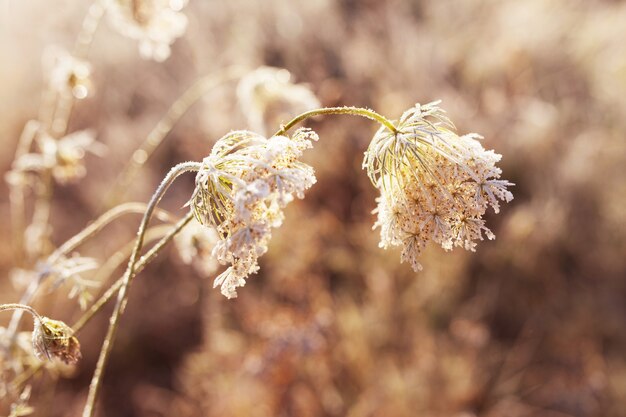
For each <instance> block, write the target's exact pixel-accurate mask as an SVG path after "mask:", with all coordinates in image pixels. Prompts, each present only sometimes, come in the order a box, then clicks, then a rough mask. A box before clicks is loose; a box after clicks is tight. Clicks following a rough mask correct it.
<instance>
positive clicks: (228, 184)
mask: <svg viewBox="0 0 626 417" xmlns="http://www.w3.org/2000/svg"><path fill="white" fill-rule="evenodd" d="M333 113H335V114H337V113H338V114H353V115H360V116H365V117H368V118H372V119H375V120H378V121H379V122H381V124H382V126H381V128H380V129H379V130H378V131H377V132H376V134H375V135H374V138H373V139H372V141H371V143H370V145H369V147H368V149H367V151H366V152H365V158H364V161H363V168H364V169H365V170H366V171H367V173H368V175H369V177H370V179H371V181H372V183H373V184H374V186H375V187H376V188H377V189H378V190H379V191H380V196H379V197H378V198H377V203H378V207H377V208H376V210H374V212H375V213H377V215H378V218H377V221H376V223H375V225H374V228H377V227H379V228H380V246H381V247H382V248H385V249H386V248H389V247H391V246H401V247H402V255H401V259H402V261H403V262H409V263H410V264H411V266H412V267H413V269H414V270H415V271H418V270H421V269H422V266H421V265H420V263H419V262H418V259H419V256H420V255H421V253H422V251H423V250H424V248H425V247H426V246H427V245H428V243H429V242H434V243H436V244H438V245H440V246H441V247H443V248H444V249H445V250H451V249H453V248H454V247H457V246H459V247H463V248H464V249H466V250H470V251H474V250H475V247H476V244H477V243H476V242H477V241H479V240H483V239H484V237H487V238H488V239H494V238H495V236H494V234H493V233H492V232H491V230H489V229H488V228H487V227H486V225H485V220H484V219H483V216H484V214H485V213H486V211H487V209H488V208H489V207H492V208H493V210H494V211H495V212H496V213H497V212H499V209H500V202H501V201H506V202H509V201H511V200H512V199H513V195H512V194H511V192H510V191H508V189H507V187H509V186H512V185H513V184H512V183H510V182H508V181H506V180H501V179H500V175H501V173H502V171H501V169H500V168H498V167H497V166H496V163H497V162H499V161H500V158H501V156H500V155H498V154H496V153H495V152H493V151H487V150H485V149H484V148H483V147H482V145H481V143H480V141H479V139H481V137H480V136H479V135H476V134H469V135H464V136H458V135H457V134H456V133H455V132H454V126H453V124H452V122H450V120H449V119H448V118H447V116H446V115H445V113H444V111H443V110H442V109H440V108H439V107H438V102H434V103H429V104H426V105H419V104H417V105H416V106H415V107H413V108H411V109H410V110H408V111H406V112H405V113H404V114H403V115H402V117H401V118H400V120H399V121H397V122H396V123H392V122H390V121H389V120H387V119H385V118H384V117H383V116H381V115H379V114H377V113H375V112H373V111H371V110H368V109H358V108H351V107H339V108H327V109H319V110H314V111H311V112H307V113H303V114H302V115H301V116H298V117H297V118H296V119H294V120H292V121H291V122H289V123H288V125H285V126H283V128H282V129H281V131H280V132H281V133H284V132H286V131H288V130H289V127H291V126H293V124H295V123H296V122H297V121H301V120H304V119H305V118H307V117H310V116H313V115H316V114H333ZM315 140H317V135H316V134H315V133H314V132H313V131H311V130H308V129H300V130H298V131H296V133H295V134H294V135H293V136H292V137H291V138H289V137H287V136H283V135H277V136H274V137H271V138H269V139H266V138H265V137H263V136H260V135H258V134H256V133H252V132H249V131H235V132H231V133H229V134H228V135H226V136H224V137H223V138H221V139H220V140H219V141H218V142H217V143H216V145H215V147H214V148H213V151H212V153H211V155H209V156H208V157H207V158H205V159H204V161H203V162H202V167H201V169H200V170H199V172H198V175H197V177H196V189H195V192H194V195H193V197H192V199H191V201H190V203H191V205H192V207H193V210H194V213H195V216H196V218H197V219H198V221H199V222H200V223H202V224H203V225H205V226H210V227H212V228H215V230H216V232H217V237H218V240H217V243H216V244H215V246H214V248H213V250H212V256H213V257H214V258H216V259H217V261H218V262H219V263H221V264H223V265H229V267H228V268H227V269H226V271H225V272H223V273H222V274H220V275H219V276H218V277H217V278H216V280H215V283H214V285H215V286H221V290H222V293H223V294H224V295H225V296H227V297H228V298H232V297H236V295H237V293H236V288H237V287H241V286H243V285H245V282H246V281H245V280H246V278H247V277H248V276H249V275H250V274H252V273H255V272H257V271H258V269H259V265H258V258H259V257H260V256H261V255H263V254H264V253H265V252H266V251H267V249H268V243H269V240H270V238H271V230H272V228H274V227H278V226H280V225H281V224H282V220H283V211H282V209H283V208H284V207H285V206H286V205H287V204H288V203H289V202H290V201H292V200H293V197H294V196H296V197H299V198H303V197H304V191H305V190H306V189H308V188H309V187H311V186H312V185H313V184H314V183H315V176H314V173H313V169H312V168H311V167H310V166H308V165H306V164H304V163H302V162H300V161H299V158H300V157H301V155H302V152H303V151H304V150H305V149H307V148H310V147H311V146H312V141H315Z"/></svg>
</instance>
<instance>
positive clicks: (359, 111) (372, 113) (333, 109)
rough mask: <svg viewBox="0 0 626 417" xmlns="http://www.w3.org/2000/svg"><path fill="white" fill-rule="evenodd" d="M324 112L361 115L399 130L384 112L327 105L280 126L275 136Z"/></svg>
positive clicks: (390, 128) (395, 131)
mask: <svg viewBox="0 0 626 417" xmlns="http://www.w3.org/2000/svg"><path fill="white" fill-rule="evenodd" d="M323 114H348V115H352V116H361V117H365V118H367V119H370V120H375V121H377V122H378V123H380V124H382V125H383V126H385V127H386V128H387V129H389V130H390V131H392V132H393V133H397V132H398V129H396V127H395V126H394V125H393V123H391V121H390V120H389V119H387V118H386V117H385V116H383V115H382V114H378V113H376V112H375V111H374V110H371V109H366V108H363V107H325V108H322V109H315V110H310V111H307V112H304V113H302V114H300V115H298V116H296V117H294V118H293V119H292V120H290V121H289V122H288V123H287V124H285V125H282V126H281V127H280V130H279V131H278V132H276V133H275V134H274V136H281V135H284V134H285V133H287V132H288V131H289V129H291V128H292V127H293V126H295V125H296V124H298V123H300V122H301V121H303V120H306V119H308V118H309V117H313V116H319V115H323Z"/></svg>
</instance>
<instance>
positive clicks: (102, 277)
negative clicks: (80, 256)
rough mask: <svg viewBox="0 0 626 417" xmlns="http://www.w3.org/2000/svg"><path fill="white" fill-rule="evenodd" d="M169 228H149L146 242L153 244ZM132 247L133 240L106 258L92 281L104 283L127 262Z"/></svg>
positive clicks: (164, 226) (163, 226)
mask: <svg viewBox="0 0 626 417" xmlns="http://www.w3.org/2000/svg"><path fill="white" fill-rule="evenodd" d="M170 226H171V225H159V226H155V227H151V228H150V229H148V231H147V232H146V242H153V241H155V240H157V239H160V238H162V237H163V236H165V235H167V233H168V232H169V230H170ZM134 246H135V240H134V239H133V240H132V241H131V242H128V243H127V244H126V245H124V247H123V248H121V249H119V250H118V251H117V252H115V253H113V254H112V255H110V256H107V260H106V262H104V263H103V264H102V265H100V267H99V268H98V270H97V271H96V273H95V274H94V275H93V278H92V279H93V280H94V281H95V282H100V283H104V282H106V281H107V280H108V278H109V277H110V276H111V275H113V272H114V271H115V270H117V268H119V267H120V265H122V264H123V263H124V262H125V261H126V260H128V258H129V257H130V254H131V253H132V252H133V248H134Z"/></svg>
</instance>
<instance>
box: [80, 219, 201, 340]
mask: <svg viewBox="0 0 626 417" xmlns="http://www.w3.org/2000/svg"><path fill="white" fill-rule="evenodd" d="M192 219H193V212H189V214H187V215H186V216H185V217H183V218H182V219H181V220H179V222H178V223H177V224H176V226H175V227H174V228H173V229H171V230H170V231H169V232H168V233H167V234H166V235H165V236H163V238H161V240H160V241H159V242H157V243H156V244H155V245H154V246H153V247H152V248H150V250H149V251H148V252H146V254H145V255H143V256H142V257H141V259H139V261H137V264H136V265H135V274H138V273H139V272H141V271H142V270H143V269H144V267H145V266H146V265H147V264H149V263H150V262H151V261H152V260H153V259H154V258H155V257H156V256H157V255H158V254H159V252H161V250H162V249H163V248H164V247H165V245H167V244H168V243H169V242H170V241H171V240H172V239H173V238H174V236H176V234H178V232H180V231H181V230H182V229H183V227H185V226H186V225H187V224H188V223H189V222H190V221H191V220H192ZM123 283H124V277H121V278H119V279H118V280H117V281H115V283H114V284H113V285H111V287H109V289H108V290H107V291H106V292H105V293H104V294H102V296H100V298H99V299H98V300H97V301H96V302H94V303H93V304H92V306H91V307H90V308H89V310H87V311H85V312H84V313H83V315H82V316H81V317H80V318H79V319H78V320H77V321H76V323H74V325H73V326H72V329H73V330H74V332H75V333H78V332H79V331H80V330H81V329H82V328H83V327H84V326H85V324H87V322H88V321H89V320H91V318H92V317H93V316H94V315H95V314H96V313H97V312H98V311H100V309H101V308H102V306H103V305H105V304H106V303H107V302H108V301H109V300H110V299H111V298H112V297H113V295H115V293H117V291H118V290H119V289H120V288H121V287H122V284H123Z"/></svg>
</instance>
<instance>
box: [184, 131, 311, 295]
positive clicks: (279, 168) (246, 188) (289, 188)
mask: <svg viewBox="0 0 626 417" xmlns="http://www.w3.org/2000/svg"><path fill="white" fill-rule="evenodd" d="M317 139H318V137H317V134H316V133H315V132H313V131H312V130H309V129H299V130H297V131H296V132H295V133H294V134H293V136H292V137H291V138H289V137H286V136H274V137H271V138H269V139H267V138H265V137H263V136H260V135H258V134H256V133H253V132H249V131H234V132H231V133H229V134H227V135H226V136H224V137H222V138H221V139H220V140H218V141H217V143H216V144H215V146H214V147H213V150H212V152H211V154H210V155H209V156H208V157H206V158H205V159H204V160H203V161H202V168H201V169H200V170H199V172H198V174H197V176H196V188H195V191H194V194H193V196H192V199H191V201H190V203H191V206H192V209H193V210H194V213H195V216H196V218H197V220H198V221H199V222H200V223H202V224H203V225H205V226H209V227H214V228H215V229H216V231H217V234H218V236H219V240H218V242H217V244H216V245H215V247H214V249H213V256H215V257H216V258H217V260H218V261H219V262H220V263H221V264H223V265H229V267H228V268H227V269H226V270H225V271H224V272H223V273H222V274H220V275H219V276H218V277H217V278H216V279H215V282H214V286H215V287H217V286H221V292H222V294H224V295H225V296H226V297H228V298H233V297H236V296H237V292H236V288H237V287H241V286H243V285H245V282H246V281H245V280H246V278H247V277H248V276H249V275H250V274H253V273H256V272H257V271H258V269H259V265H258V258H259V257H260V256H261V255H263V254H264V253H265V252H266V251H267V248H268V243H269V240H270V238H271V234H272V229H273V228H275V227H279V226H280V225H281V224H282V222H283V208H284V207H285V206H286V205H287V204H288V203H289V202H291V201H292V200H293V199H294V197H298V198H303V197H304V191H305V190H306V189H308V188H310V187H311V186H312V185H313V184H314V183H315V181H316V179H315V174H314V171H313V168H311V167H310V166H309V165H307V164H305V163H303V162H301V161H300V160H299V159H300V157H301V156H302V153H303V151H304V150H306V149H308V148H311V147H312V141H316V140H317Z"/></svg>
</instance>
